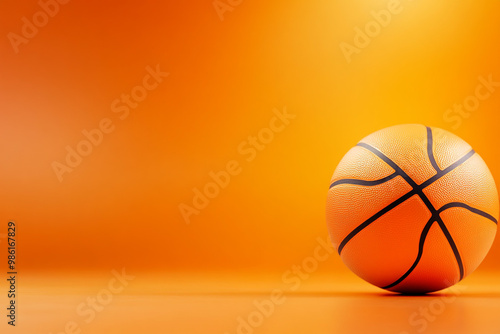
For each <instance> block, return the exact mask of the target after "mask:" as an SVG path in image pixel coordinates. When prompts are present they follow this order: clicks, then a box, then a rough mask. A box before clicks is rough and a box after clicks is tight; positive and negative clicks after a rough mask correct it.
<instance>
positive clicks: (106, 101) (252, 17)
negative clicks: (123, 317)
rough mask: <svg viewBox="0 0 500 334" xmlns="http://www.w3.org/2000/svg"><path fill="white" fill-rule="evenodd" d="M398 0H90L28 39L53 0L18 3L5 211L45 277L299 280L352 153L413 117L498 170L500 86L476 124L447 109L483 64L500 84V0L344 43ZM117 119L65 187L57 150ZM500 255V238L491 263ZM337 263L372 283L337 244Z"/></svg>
mask: <svg viewBox="0 0 500 334" xmlns="http://www.w3.org/2000/svg"><path fill="white" fill-rule="evenodd" d="M387 3H388V1H375V0H373V1H331V0H330V1H326V0H318V1H290V0H287V1H284V0H280V1H263V0H252V1H243V2H241V4H239V5H236V6H233V7H234V8H233V10H232V11H227V12H225V13H224V14H223V17H224V20H221V19H220V18H219V16H218V14H217V12H216V10H215V9H214V7H213V4H212V1H211V0H206V1H192V2H183V1H152V0H147V1H141V2H137V1H105V2H98V1H76V0H73V1H70V2H69V3H68V4H64V5H60V8H59V13H57V14H56V15H55V16H54V17H51V18H50V19H49V22H48V24H47V25H46V26H43V27H41V28H39V31H38V34H37V35H36V36H35V37H33V38H32V39H30V40H29V42H28V43H27V44H23V45H20V46H19V52H18V53H16V52H14V49H13V47H12V45H11V43H10V41H9V39H8V38H7V34H8V33H9V32H14V33H17V34H20V33H21V28H22V24H23V23H22V21H21V19H22V18H23V17H24V16H26V17H28V18H29V19H30V20H31V18H32V16H33V14H35V13H36V12H37V11H39V10H40V6H39V4H38V3H37V2H36V1H33V0H29V1H22V2H20V1H14V0H7V1H2V2H1V3H0V17H1V19H0V36H3V37H2V38H1V39H0V52H1V53H0V57H1V58H0V59H1V61H0V116H1V119H0V133H1V135H2V140H1V142H0V154H1V157H2V163H1V164H0V184H1V187H2V191H1V192H0V206H1V211H0V212H1V219H0V220H1V221H3V224H5V225H6V223H7V221H8V220H15V221H16V222H17V224H18V226H19V259H20V260H19V261H20V263H21V264H22V265H21V264H20V269H19V270H20V271H21V272H22V273H23V274H24V275H26V280H27V282H31V283H33V284H34V285H33V286H36V284H35V283H36V280H35V278H33V280H32V281H29V279H28V277H38V278H40V277H50V275H55V273H57V277H58V279H60V280H61V281H64V280H65V279H66V278H67V277H70V276H72V275H77V276H86V277H98V276H99V275H102V276H103V277H107V276H106V275H108V273H109V271H110V270H112V269H120V268H127V270H128V271H129V272H132V273H134V274H135V275H136V276H137V277H139V278H144V277H149V278H151V279H157V280H158V281H160V282H161V281H163V282H165V284H167V285H168V284H171V282H172V281H173V280H174V277H175V280H179V281H182V280H183V279H182V277H187V278H186V279H187V280H189V277H194V278H195V281H197V282H208V278H207V277H209V275H210V277H211V278H210V279H213V280H214V282H216V283H214V284H217V282H220V281H219V280H218V279H217V277H219V276H218V275H221V276H220V277H222V275H226V276H232V275H233V274H234V275H236V274H238V275H243V276H244V277H245V276H246V275H247V276H246V277H247V278H248V277H253V275H261V274H267V273H269V274H270V275H274V276H272V277H275V278H276V284H280V282H281V281H280V274H281V273H283V272H284V271H285V270H287V269H288V268H290V266H291V265H293V264H294V263H300V262H301V261H302V260H303V259H304V258H305V257H307V256H310V255H311V252H312V250H313V249H314V247H315V246H316V245H317V242H316V238H317V237H322V238H325V237H326V235H327V231H326V223H325V201H326V192H327V189H328V186H329V180H330V177H331V175H332V173H333V171H334V169H335V167H336V165H337V163H338V162H339V161H340V159H341V158H342V156H343V155H344V154H345V153H346V152H347V151H348V150H349V148H351V147H352V146H353V145H355V144H356V143H357V142H358V141H359V140H360V139H361V138H363V137H365V136H366V135H368V134H370V133H372V132H374V131H376V130H378V129H381V128H384V127H387V126H391V125H395V124H400V123H422V124H425V125H430V126H435V127H440V128H443V129H445V130H448V131H452V132H454V133H455V134H457V135H459V136H460V137H461V138H463V139H464V140H465V141H467V142H468V143H469V144H471V145H472V147H473V148H474V149H475V150H476V151H477V152H478V153H479V154H480V155H481V156H482V157H483V159H484V160H485V161H486V163H487V164H488V166H489V168H490V170H491V171H492V174H493V175H494V177H495V178H496V180H497V182H498V180H499V179H500V157H499V155H498V145H497V142H498V137H497V134H498V124H499V123H500V122H499V121H500V113H499V111H500V109H499V107H500V89H499V90H498V91H496V92H494V93H493V94H492V95H491V97H490V98H489V99H487V100H485V101H483V102H481V105H480V107H479V108H478V109H477V110H476V111H474V112H472V113H471V115H470V117H469V118H467V119H463V123H462V124H461V125H460V127H459V128H458V129H454V128H453V124H454V123H450V122H446V121H445V119H444V118H443V117H444V116H443V115H444V113H445V111H446V110H447V109H448V108H451V107H452V106H453V105H454V104H456V103H462V102H463V101H464V99H465V98H466V97H467V96H469V95H472V94H474V90H475V88H476V86H477V85H478V83H479V81H478V77H479V76H483V77H485V78H486V77H488V75H492V76H493V78H494V80H495V81H500V63H499V62H498V59H500V44H499V43H498V41H499V40H500V2H498V1H460V2H453V3H451V2H440V1H432V0H415V1H401V7H402V8H403V10H402V11H401V13H399V14H397V15H393V16H392V20H391V22H390V24H389V25H388V26H387V27H383V28H382V29H381V31H380V34H378V35H377V36H376V37H374V38H373V39H372V40H371V43H370V45H368V46H367V47H366V48H364V49H362V50H361V52H360V53H359V54H355V55H353V57H352V61H351V62H350V63H348V62H347V61H346V59H345V57H344V55H343V54H342V51H341V49H340V46H339V45H340V43H341V42H347V43H350V44H353V39H354V36H355V31H354V28H355V27H361V28H362V27H364V25H365V24H366V23H368V22H370V21H371V20H373V18H372V16H371V14H370V12H371V11H372V10H375V11H379V10H382V9H384V8H387ZM157 64H158V65H159V66H160V68H161V70H162V71H165V72H169V73H170V74H169V76H168V77H167V78H165V79H164V81H163V82H162V83H161V84H160V85H159V86H158V87H157V88H156V89H154V90H152V91H150V92H149V94H148V96H147V98H146V99H145V100H144V101H142V102H141V103H140V104H139V106H138V107H137V108H135V109H133V110H131V113H130V116H129V117H128V118H126V119H125V120H123V121H122V120H120V119H119V117H118V116H119V115H118V114H116V113H113V111H112V109H111V103H112V101H114V100H115V99H117V98H120V96H121V94H123V93H126V94H129V93H130V91H131V90H132V88H133V87H135V86H136V85H140V84H141V83H142V80H143V77H144V76H145V75H146V74H147V71H146V67H147V66H151V67H155V66H156V65H157ZM499 88H500V87H499ZM285 107H286V110H287V111H288V112H289V113H291V114H293V115H296V118H295V119H293V120H292V121H291V123H290V124H289V125H288V126H287V127H286V128H285V130H284V131H283V132H281V133H278V134H276V135H275V138H274V140H273V141H272V142H270V143H269V144H268V145H267V146H266V148H265V149H263V150H262V151H259V152H258V154H257V156H256V158H255V159H254V160H253V161H251V162H247V161H245V159H244V158H245V157H244V156H242V155H241V154H239V153H238V146H239V145H240V144H241V143H242V142H243V141H245V140H246V139H247V138H248V136H251V135H256V134H258V133H259V131H261V129H263V128H265V127H268V125H269V121H270V120H271V119H272V117H273V115H274V114H273V109H275V108H277V109H278V110H283V108H285ZM103 118H109V119H111V120H112V121H113V124H114V125H115V126H116V129H115V130H114V131H113V132H112V133H110V134H106V135H105V136H104V140H103V142H102V144H101V145H99V146H97V147H94V149H93V152H92V154H90V155H89V156H88V157H84V158H83V162H82V163H81V165H79V166H78V167H76V168H75V169H74V171H73V172H71V173H67V174H65V175H64V178H63V181H62V182H59V180H58V178H57V176H56V174H55V173H54V171H53V168H52V166H51V164H52V163H53V162H54V161H59V162H64V159H65V156H66V150H65V147H66V146H67V145H69V146H71V147H73V148H75V147H76V145H77V144H78V143H79V142H80V141H81V140H82V139H84V137H83V135H82V130H85V129H86V130H91V129H94V128H96V127H97V126H98V124H99V122H100V121H101V120H102V119H103ZM231 160H237V161H238V162H240V164H241V168H242V171H241V173H240V174H239V175H236V176H234V177H232V178H231V181H230V184H229V186H228V187H227V188H225V189H223V190H222V191H221V193H220V195H219V196H217V197H216V198H214V199H212V200H211V201H210V204H209V205H208V206H207V207H206V208H205V209H203V210H201V212H200V214H199V215H194V216H192V217H191V223H190V224H186V222H185V221H184V220H183V217H182V215H181V213H180V211H179V205H180V204H181V203H185V204H191V201H192V199H193V196H194V193H193V188H199V189H201V188H203V187H204V186H205V185H206V183H207V182H210V181H211V179H210V176H209V173H210V172H211V171H220V170H222V169H224V168H225V166H226V164H227V163H228V162H229V161H231ZM2 231H3V230H2ZM1 233H4V232H1ZM2 247H3V246H2ZM499 260H500V244H499V242H498V241H497V242H495V244H494V246H493V248H492V250H491V252H490V253H489V255H488V256H487V258H486V259H485V261H484V263H483V264H482V265H481V266H480V268H479V269H478V271H481V272H487V271H494V270H497V269H498V261H499ZM3 262H5V261H2V264H1V266H2V267H1V268H4V267H3V266H4V265H5V264H4V263H3ZM2 270H3V269H2ZM319 272H320V273H324V274H325V275H329V276H328V279H329V280H331V281H335V275H344V274H345V275H347V276H348V277H349V279H351V280H353V281H354V282H358V279H357V278H356V277H355V276H353V275H351V274H350V273H349V272H348V269H347V268H346V267H345V266H344V265H343V264H342V263H341V261H340V260H339V259H338V257H337V256H332V257H331V258H330V259H329V260H328V263H327V264H325V265H321V266H320V269H319ZM92 273H95V274H92ZM174 273H175V275H174ZM44 275H45V276H44ZM94 275H95V276H94ZM141 275H142V276H141ZM99 277H100V276H99ZM214 277H215V278H214ZM67 279H69V278H67ZM361 283H362V282H361ZM144 284H145V285H147V280H146V279H145V280H144ZM179 284H180V283H179ZM200 284H201V283H200ZM220 284H222V283H220ZM362 284H364V283H362ZM174 285H175V284H174ZM271 285H272V284H271ZM193 286H195V285H193ZM197 286H198V285H197ZM325 286H328V285H325ZM198 287H199V286H198ZM187 290H188V291H189V288H187Z"/></svg>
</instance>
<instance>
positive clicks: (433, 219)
mask: <svg viewBox="0 0 500 334" xmlns="http://www.w3.org/2000/svg"><path fill="white" fill-rule="evenodd" d="M435 222H436V217H434V216H432V217H431V218H430V219H429V221H428V222H427V223H426V224H425V227H424V229H423V230H422V233H421V234H420V240H419V242H418V254H417V258H416V259H415V261H414V262H413V264H412V266H411V267H410V269H408V270H407V271H406V273H404V274H403V276H401V277H400V278H398V279H397V280H396V281H395V282H394V283H391V284H389V285H387V286H384V287H383V288H382V289H390V288H392V287H394V286H396V285H398V284H399V283H401V282H402V281H403V280H404V279H405V278H406V277H408V275H410V274H411V273H412V271H413V270H414V269H415V268H416V267H417V265H418V263H419V262H420V259H421V258H422V254H423V252H424V243H425V239H427V234H428V233H429V230H430V229H431V226H432V224H434V223H435Z"/></svg>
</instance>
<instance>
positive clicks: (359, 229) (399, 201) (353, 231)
mask: <svg viewBox="0 0 500 334" xmlns="http://www.w3.org/2000/svg"><path fill="white" fill-rule="evenodd" d="M413 195H415V191H413V190H412V191H410V192H408V193H406V194H405V195H403V196H401V197H400V198H398V199H397V200H395V201H394V202H392V203H391V204H389V205H388V206H386V207H385V208H383V209H382V210H380V211H379V212H377V213H376V214H374V215H373V216H371V217H370V218H368V219H367V220H365V221H364V222H363V223H362V224H360V225H358V226H357V227H356V228H355V229H354V230H352V231H351V233H349V234H348V235H347V236H346V237H345V238H344V240H342V242H341V243H340V245H339V249H338V253H339V255H340V253H342V249H344V247H345V245H346V244H347V243H348V242H349V241H350V240H351V239H352V238H354V236H356V234H358V233H359V232H361V231H362V230H363V229H364V228H365V227H367V226H368V225H370V224H371V223H373V222H374V221H375V220H377V219H379V218H380V217H382V216H383V215H384V214H386V213H387V212H389V211H391V210H392V209H394V208H395V207H397V206H398V205H399V204H401V203H403V202H404V201H406V200H407V199H408V198H410V197H412V196H413Z"/></svg>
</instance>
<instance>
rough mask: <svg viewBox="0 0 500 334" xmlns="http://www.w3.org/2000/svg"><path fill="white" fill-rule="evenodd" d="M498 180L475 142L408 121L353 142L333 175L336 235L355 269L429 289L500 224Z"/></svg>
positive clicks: (474, 256) (469, 258) (463, 270)
mask: <svg viewBox="0 0 500 334" xmlns="http://www.w3.org/2000/svg"><path fill="white" fill-rule="evenodd" d="M498 214H499V207H498V194H497V189H496V186H495V181H494V179H493V176H492V175H491V173H490V171H489V169H488V167H487V165H486V164H485V162H484V161H483V159H482V158H481V157H480V156H479V154H478V153H476V152H475V151H474V150H473V149H472V147H471V146H470V145H469V144H467V143H466V142H465V141H463V140H462V139H460V138H459V137H457V136H456V135H454V134H452V133H450V132H447V131H445V130H442V129H439V128H434V127H426V126H423V125H417V124H406V125H397V126H393V127H389V128H386V129H383V130H380V131H377V132H375V133H373V134H371V135H369V136H367V137H365V138H364V139H362V140H361V141H360V142H359V143H358V144H357V145H356V146H354V147H353V148H352V149H351V150H350V151H349V152H347V154H346V155H345V156H344V157H343V158H342V160H341V161H340V163H339V164H338V166H337V168H336V169H335V172H334V174H333V177H332V179H331V182H330V188H329V190H328V196H327V207H326V219H327V225H328V230H329V233H330V237H331V240H332V243H333V245H334V246H335V248H336V249H337V252H338V253H339V255H340V257H341V258H342V261H343V262H344V263H345V264H346V265H347V267H349V268H350V269H351V270H352V271H353V272H354V273H355V274H356V275H358V276H359V277H361V278H362V279H364V280H366V281H367V282H369V283H371V284H373V285H376V286H378V287H380V288H382V289H386V290H388V291H392V292H398V293H404V294H423V293H429V292H434V291H438V290H442V289H445V288H447V287H450V286H452V285H454V284H456V283H458V282H459V281H461V280H462V279H463V278H465V277H466V276H467V275H469V274H471V273H472V272H473V271H474V270H475V269H476V268H477V267H478V266H479V264H480V263H481V262H482V261H483V259H484V258H485V256H486V254H487V253H488V251H489V249H490V247H491V245H492V243H493V240H494V238H495V234H496V230H497V221H498Z"/></svg>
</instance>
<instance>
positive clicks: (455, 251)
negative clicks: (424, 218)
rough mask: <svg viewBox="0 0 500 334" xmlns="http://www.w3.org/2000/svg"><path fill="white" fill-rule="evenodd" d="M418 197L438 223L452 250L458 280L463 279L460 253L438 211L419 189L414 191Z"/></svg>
mask: <svg viewBox="0 0 500 334" xmlns="http://www.w3.org/2000/svg"><path fill="white" fill-rule="evenodd" d="M416 191H417V193H418V195H419V196H420V199H421V200H422V201H423V202H424V204H425V206H426V207H427V209H429V211H430V212H431V214H432V216H433V217H435V219H436V221H437V222H438V224H439V226H440V227H441V230H442V231H443V233H444V235H445V236H446V240H448V244H449V245H450V247H451V249H452V250H453V254H454V255H455V259H456V261H457V265H458V270H459V272H460V280H462V278H463V277H464V266H463V263H462V258H461V257H460V253H459V252H458V248H457V246H456V245H455V241H454V240H453V237H452V236H451V234H450V232H449V231H448V229H447V228H446V225H445V224H444V222H443V219H442V218H441V217H440V216H439V212H438V210H436V209H435V208H434V206H433V205H432V203H431V201H430V200H429V198H428V197H427V196H426V195H425V194H424V192H423V191H422V190H421V189H416Z"/></svg>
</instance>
